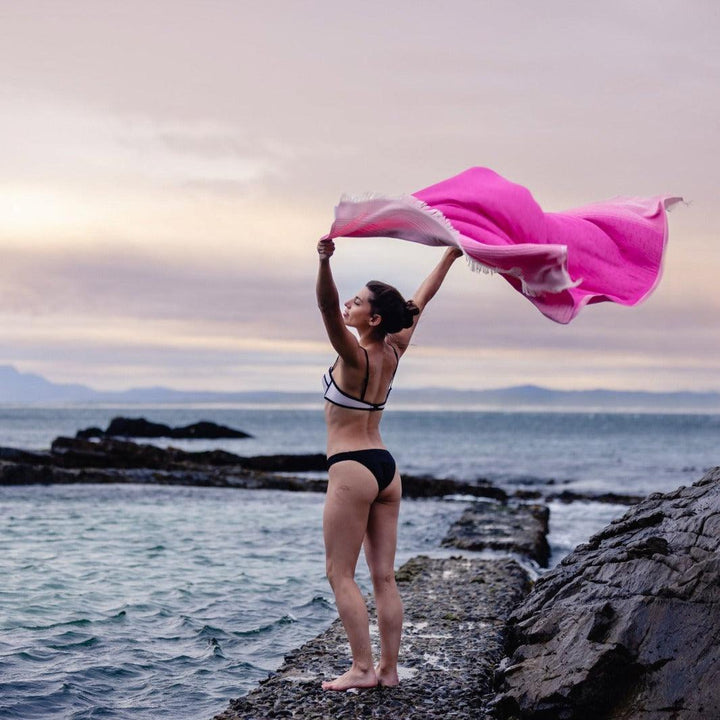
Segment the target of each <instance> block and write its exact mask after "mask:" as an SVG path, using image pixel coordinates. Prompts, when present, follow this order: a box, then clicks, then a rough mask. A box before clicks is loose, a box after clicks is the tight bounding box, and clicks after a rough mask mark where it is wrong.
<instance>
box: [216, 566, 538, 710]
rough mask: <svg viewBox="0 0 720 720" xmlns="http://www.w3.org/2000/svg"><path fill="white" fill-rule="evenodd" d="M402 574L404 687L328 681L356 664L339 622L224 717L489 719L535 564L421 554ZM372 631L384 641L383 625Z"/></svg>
mask: <svg viewBox="0 0 720 720" xmlns="http://www.w3.org/2000/svg"><path fill="white" fill-rule="evenodd" d="M397 579H398V587H399V589H400V593H401V594H402V596H403V602H404V605H405V624H404V630H403V644H402V647H401V656H400V665H401V683H400V685H399V687H395V688H378V689H371V690H363V691H358V692H353V691H350V692H345V693H336V692H326V691H323V690H322V689H321V682H322V681H323V680H329V679H332V678H334V677H336V676H338V675H340V674H342V673H343V672H345V670H347V669H348V666H349V658H350V649H349V646H348V644H347V639H346V637H345V632H344V630H343V628H342V625H341V624H340V621H339V620H338V621H336V622H334V623H333V625H332V626H331V627H330V628H329V629H328V630H327V631H326V632H325V633H323V634H322V635H320V636H318V637H317V638H315V639H313V640H311V641H310V642H308V643H306V644H305V645H303V646H302V647H301V648H300V649H298V650H296V651H294V652H292V653H290V654H289V655H287V656H286V658H285V663H284V664H283V666H282V667H281V668H280V669H279V670H278V671H277V673H275V674H273V675H272V676H271V677H270V678H268V679H267V680H266V681H264V682H263V683H262V684H261V685H260V686H259V687H258V688H257V689H256V690H254V691H253V692H251V693H250V694H249V695H246V696H245V697H242V698H240V699H238V700H234V701H232V702H231V703H230V706H229V708H228V709H227V710H226V711H225V712H223V713H221V714H220V715H217V716H216V718H215V720H265V719H266V718H303V720H312V719H313V718H328V719H329V718H337V719H338V720H345V719H350V718H383V719H384V720H390V719H392V720H403V719H405V718H408V719H409V718H412V719H413V720H423V719H429V718H438V719H439V718H442V719H443V720H471V719H472V720H482V718H484V717H486V706H487V703H488V701H489V700H490V699H491V698H492V696H493V693H492V683H493V673H494V670H495V666H496V664H497V663H498V661H499V660H500V658H501V657H502V654H503V644H504V640H505V635H504V633H505V621H506V619H507V617H508V616H509V614H510V612H511V611H512V609H513V608H514V607H515V606H516V605H517V603H518V602H520V600H521V599H522V598H523V597H524V596H525V595H526V594H527V592H528V591H529V588H530V579H529V576H528V574H527V572H526V571H525V570H524V569H523V568H521V567H520V565H519V564H518V563H517V562H515V561H514V560H511V559H499V560H480V559H469V558H446V559H430V558H427V557H418V558H414V559H413V560H410V561H409V562H408V563H406V564H405V565H404V566H403V567H402V568H400V570H399V571H398V573H397ZM370 607H371V612H372V605H371V606H370ZM372 617H373V622H374V614H373V615H372ZM371 630H372V632H373V637H374V640H376V639H377V629H376V627H372V628H371ZM376 654H377V648H376Z"/></svg>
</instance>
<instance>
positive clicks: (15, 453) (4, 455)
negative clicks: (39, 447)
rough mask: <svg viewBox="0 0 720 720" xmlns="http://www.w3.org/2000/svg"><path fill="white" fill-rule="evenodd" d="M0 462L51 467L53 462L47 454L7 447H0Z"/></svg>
mask: <svg viewBox="0 0 720 720" xmlns="http://www.w3.org/2000/svg"><path fill="white" fill-rule="evenodd" d="M0 460H8V461H10V462H19V463H32V464H33V465H52V462H53V459H52V456H51V455H50V453H48V452H32V451H31V450H18V449H17V448H8V447H0Z"/></svg>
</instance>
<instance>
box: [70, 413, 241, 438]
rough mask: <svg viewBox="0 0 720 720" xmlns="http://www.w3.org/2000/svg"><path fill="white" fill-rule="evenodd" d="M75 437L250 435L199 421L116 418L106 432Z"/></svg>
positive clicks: (89, 431)
mask: <svg viewBox="0 0 720 720" xmlns="http://www.w3.org/2000/svg"><path fill="white" fill-rule="evenodd" d="M76 437H78V438H82V439H90V438H103V437H128V438H130V437H135V438H171V439H173V440H226V439H240V438H249V437H252V435H248V433H246V432H243V431H242V430H235V429H234V428H230V427H226V426H225V425H218V424H217V423H214V422H209V421H207V420H201V421H200V422H196V423H193V424H192V425H184V426H182V427H170V426H169V425H165V424H163V423H156V422H150V421H149V420H146V419H145V418H126V417H116V418H113V419H112V420H111V421H110V424H109V425H108V428H107V430H101V429H100V428H98V427H90V428H85V429H84V430H78V432H77V435H76Z"/></svg>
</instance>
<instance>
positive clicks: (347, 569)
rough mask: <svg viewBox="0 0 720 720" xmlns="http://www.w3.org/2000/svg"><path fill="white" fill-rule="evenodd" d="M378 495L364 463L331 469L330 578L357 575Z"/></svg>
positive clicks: (326, 520)
mask: <svg viewBox="0 0 720 720" xmlns="http://www.w3.org/2000/svg"><path fill="white" fill-rule="evenodd" d="M377 492H378V486H377V480H375V476H374V475H373V474H372V473H371V472H370V471H369V470H368V469H367V468H366V467H364V466H363V465H361V464H360V463H357V462H355V461H354V460H343V461H342V462H338V463H335V464H334V465H332V466H331V468H330V470H329V472H328V489H327V495H326V497H325V508H324V510H323V536H324V539H325V556H326V558H327V563H328V574H330V573H331V572H335V573H337V572H344V573H348V574H354V572H355V566H356V564H357V559H358V556H359V555H360V549H361V547H362V543H363V538H364V537H365V533H366V531H367V526H368V516H369V514H370V508H371V506H372V504H373V501H374V500H375V498H376V497H377Z"/></svg>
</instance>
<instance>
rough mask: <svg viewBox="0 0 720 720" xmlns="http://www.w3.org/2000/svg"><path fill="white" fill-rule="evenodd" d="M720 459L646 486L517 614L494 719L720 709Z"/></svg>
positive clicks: (702, 715)
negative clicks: (646, 491) (686, 477)
mask: <svg viewBox="0 0 720 720" xmlns="http://www.w3.org/2000/svg"><path fill="white" fill-rule="evenodd" d="M719 545H720V468H715V469H714V470H712V471H711V472H709V473H708V474H707V475H706V476H705V477H704V478H703V479H702V480H700V481H699V482H697V483H696V484H695V485H693V486H692V487H690V488H680V489H678V490H676V491H675V492H672V493H668V494H665V495H660V494H655V495H651V496H649V497H648V498H647V499H646V500H644V501H643V502H642V503H640V504H639V505H637V506H635V507H634V508H632V509H631V510H629V511H628V512H627V513H626V514H625V516H624V517H622V518H621V519H619V520H617V521H615V522H613V523H611V524H610V525H609V526H608V527H606V528H605V529H604V530H603V531H602V532H600V533H598V534H597V535H595V536H593V537H592V538H591V539H590V541H589V542H588V543H586V544H584V545H580V546H579V547H578V548H577V549H576V550H575V551H574V552H573V553H571V554H570V555H569V556H567V557H566V558H565V559H564V560H563V561H562V563H561V564H560V565H559V566H558V567H556V568H554V569H553V570H551V571H550V572H549V573H547V574H546V575H544V576H543V577H541V578H540V579H539V580H538V582H537V583H536V586H535V588H534V590H533V592H532V593H531V595H530V596H529V597H528V598H527V599H526V600H525V601H524V602H523V603H522V605H521V606H520V607H519V608H518V609H517V610H516V611H515V612H514V613H513V614H512V617H511V626H510V636H509V638H510V639H509V645H508V649H509V655H510V656H509V657H508V658H507V659H506V660H505V661H504V663H503V670H502V673H501V686H500V690H501V694H500V695H499V696H498V698H497V700H496V703H495V712H496V716H497V717H498V718H503V719H510V718H523V719H528V718H532V719H537V720H540V719H541V718H542V719H546V718H547V719H550V718H552V719H553V720H575V719H577V720H581V719H582V720H593V719H595V718H597V719H598V720H601V719H610V718H611V719H612V720H656V719H657V720H665V719H667V720H675V719H677V720H708V719H709V718H718V717H720V652H718V648H719V647H720V552H719V551H718V547H719Z"/></svg>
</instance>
